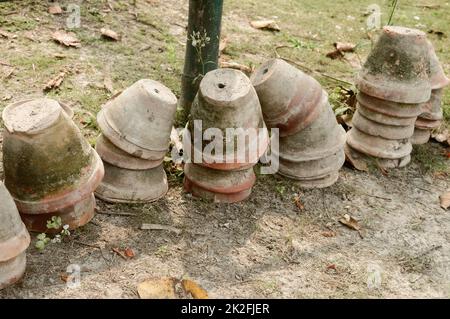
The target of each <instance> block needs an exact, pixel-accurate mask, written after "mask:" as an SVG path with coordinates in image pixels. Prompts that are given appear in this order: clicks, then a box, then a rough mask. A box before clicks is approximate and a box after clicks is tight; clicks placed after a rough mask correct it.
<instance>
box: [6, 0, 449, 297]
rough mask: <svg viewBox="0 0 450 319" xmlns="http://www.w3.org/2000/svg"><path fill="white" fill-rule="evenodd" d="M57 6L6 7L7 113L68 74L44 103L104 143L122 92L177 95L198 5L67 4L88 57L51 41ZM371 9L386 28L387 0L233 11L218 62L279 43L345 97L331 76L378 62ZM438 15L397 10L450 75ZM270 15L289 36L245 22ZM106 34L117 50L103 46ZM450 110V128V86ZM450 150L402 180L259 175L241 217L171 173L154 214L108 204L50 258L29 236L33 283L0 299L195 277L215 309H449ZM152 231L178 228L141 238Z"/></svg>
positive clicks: (440, 150) (254, 3)
mask: <svg viewBox="0 0 450 319" xmlns="http://www.w3.org/2000/svg"><path fill="white" fill-rule="evenodd" d="M49 3H50V2H46V1H29V0H27V1H20V2H18V1H6V2H0V30H3V31H7V32H8V35H7V36H1V35H0V62H1V63H0V111H1V110H2V109H3V108H4V107H5V106H6V105H8V104H9V103H12V102H14V101H18V100H21V99H24V98H27V97H36V96H42V95H43V94H44V93H43V87H44V86H45V84H46V83H47V82H48V81H49V80H50V79H52V78H53V77H55V76H56V75H57V74H58V73H59V72H61V71H66V73H67V74H66V77H65V79H64V82H63V83H62V85H61V86H60V87H59V88H58V89H54V90H51V91H50V92H48V93H46V94H47V95H48V96H50V97H54V98H56V99H59V100H61V101H64V102H67V103H68V104H69V105H70V106H71V107H73V108H74V110H75V114H76V116H75V120H76V122H77V124H78V125H79V126H80V128H81V129H82V130H83V132H84V134H85V136H86V138H88V139H89V140H90V142H91V143H92V144H94V143H95V138H96V137H97V136H98V134H99V131H98V128H97V126H96V122H95V114H96V112H98V110H99V109H100V107H101V105H102V104H103V103H104V102H105V101H106V100H107V99H108V98H109V97H111V96H112V95H113V94H114V93H115V92H116V91H118V90H121V89H123V88H125V87H127V86H128V85H130V84H132V83H133V82H135V81H136V80H138V79H140V78H152V79H155V80H159V81H161V82H163V83H164V84H166V85H167V86H169V87H170V88H171V89H172V90H173V91H174V92H175V93H176V94H177V95H178V96H179V93H180V92H179V91H180V76H181V72H182V66H183V56H184V43H185V39H186V32H185V26H186V23H187V1H175V0H167V1H158V0H147V1H145V0H137V1H87V0H84V1H60V4H61V5H62V7H63V8H66V7H67V6H68V5H69V4H70V3H78V4H79V5H80V8H81V20H80V22H81V25H80V28H78V29H74V30H72V31H73V32H74V33H75V34H76V36H77V37H78V38H79V39H80V40H81V44H82V46H81V47H80V48H78V49H76V48H65V47H63V46H61V45H58V44H56V43H54V42H53V41H52V40H51V34H52V33H53V32H54V31H55V30H57V29H64V28H65V21H66V19H67V18H68V16H69V14H67V13H65V14H62V15H58V16H54V15H51V14H49V13H48V12H47V9H48V5H49ZM374 3H375V4H378V5H379V6H380V8H381V10H382V23H383V24H385V23H386V22H387V19H388V16H389V12H390V7H389V3H390V1H376V0H373V1H344V0H339V1H325V0H320V1H317V0H316V1H312V0H297V1H294V0H273V1H258V0H244V1H242V0H241V1H237V0H227V1H225V8H224V20H223V36H224V37H226V38H228V44H227V47H226V49H225V50H224V52H223V56H222V58H223V59H226V60H230V61H233V62H239V63H242V64H245V65H248V66H250V67H251V66H255V65H258V64H259V63H261V62H262V61H264V60H265V59H268V58H273V57H275V52H274V48H275V47H277V46H291V47H292V48H283V49H280V50H279V52H280V54H282V55H283V56H284V57H286V58H289V59H291V60H295V61H298V62H299V63H302V64H303V65H304V66H307V67H308V68H309V69H311V70H312V72H313V75H314V76H316V77H317V78H318V79H319V81H320V82H321V83H322V84H323V86H324V87H325V88H326V89H327V91H328V92H329V93H332V92H335V90H336V88H338V87H339V86H340V85H344V86H345V84H343V82H338V81H336V78H339V79H342V80H345V81H347V82H352V81H353V78H354V74H355V73H356V72H357V65H355V64H358V61H359V59H361V60H364V58H365V56H366V55H367V52H368V51H369V50H370V45H371V40H370V36H368V34H367V32H366V31H365V27H366V19H367V15H365V12H366V10H367V7H368V6H369V5H370V4H374ZM427 4H428V6H424V5H419V4H417V2H416V1H400V6H399V7H398V8H397V10H396V12H395V15H394V18H393V19H394V24H401V25H405V26H409V27H416V28H419V29H422V30H424V31H427V32H429V31H433V32H431V33H430V34H429V37H430V39H431V40H432V41H433V43H434V45H435V47H436V49H437V53H438V55H439V57H440V58H441V60H442V62H443V65H444V68H445V70H446V72H447V74H450V64H449V63H450V62H449V61H450V52H449V50H448V48H449V47H450V40H449V39H448V36H450V30H449V28H448V16H449V15H450V5H449V3H448V2H447V1H444V0H436V1H434V2H433V5H432V6H430V5H429V3H428V2H427ZM262 18H268V19H275V20H276V21H277V23H278V24H279V26H280V28H281V32H275V33H273V32H269V31H261V30H255V29H253V28H252V27H250V26H249V21H250V20H254V19H262ZM105 26H106V27H108V28H111V29H113V30H116V31H117V32H119V33H120V34H121V35H122V40H121V41H119V42H112V41H107V40H105V39H102V38H101V37H100V33H99V30H100V28H102V27H105ZM371 34H372V35H375V34H376V32H374V33H371ZM335 41H346V42H347V41H348V42H352V43H355V44H356V43H357V44H358V49H357V54H354V55H350V56H349V57H350V58H351V59H348V61H345V60H330V59H328V58H327V57H325V55H326V53H327V52H329V51H331V50H332V49H333V46H332V43H333V42H335ZM324 74H326V75H324ZM327 75H328V76H327ZM329 76H331V77H332V78H330V77H329ZM333 78H334V79H333ZM105 84H106V85H105ZM111 86H112V88H111ZM105 87H106V88H105ZM330 95H331V96H332V94H330ZM332 102H333V100H332ZM444 109H445V116H446V121H445V122H444V124H443V126H444V127H445V126H449V123H450V90H447V91H446V94H445V98H444ZM0 141H1V140H0ZM0 145H1V144H0ZM448 152H449V149H448V148H447V149H446V148H445V147H444V146H443V145H441V144H438V143H435V142H430V143H428V144H427V145H424V146H420V147H415V149H414V152H413V159H412V163H411V164H410V165H409V166H408V167H406V168H403V169H398V170H393V171H389V172H388V173H386V172H382V171H380V170H378V169H376V168H371V170H370V172H368V173H366V172H359V171H356V170H354V169H352V168H350V167H344V168H343V169H342V171H341V174H340V179H339V181H338V182H337V183H336V184H335V185H334V186H332V187H330V188H327V189H321V190H301V189H300V188H299V187H298V186H296V184H295V183H294V182H292V181H290V180H288V179H284V178H281V177H277V176H265V175H260V176H258V181H257V184H256V186H255V188H254V191H253V194H252V195H251V197H250V198H249V199H248V200H247V201H245V202H242V203H238V204H232V205H225V204H214V203H208V202H205V201H202V200H199V199H195V198H192V196H190V195H189V194H185V193H184V191H183V188H182V176H181V174H180V172H177V171H175V170H173V169H170V168H171V166H170V164H167V168H169V170H168V173H169V179H170V190H169V192H168V194H167V196H165V198H163V199H161V200H159V201H158V202H156V203H153V204H146V205H111V204H106V203H103V202H101V201H98V210H99V212H100V213H99V214H97V215H96V217H95V218H94V220H93V221H92V222H91V223H89V224H88V225H86V226H85V227H83V228H81V229H78V230H76V231H74V232H73V233H72V235H71V236H70V238H69V240H68V241H67V242H63V243H59V244H50V245H48V247H47V248H46V249H45V250H44V251H42V252H39V251H38V250H37V249H36V248H35V247H34V243H35V241H36V235H35V234H34V235H33V236H32V238H33V242H32V245H31V246H30V248H29V250H28V252H27V256H28V267H27V272H26V276H25V278H24V279H23V280H22V281H21V282H20V283H18V284H17V285H15V286H13V287H10V288H7V289H5V290H2V291H1V292H0V298H138V294H137V290H136V287H137V285H138V284H139V283H140V282H142V281H143V280H145V279H147V278H150V277H162V276H173V277H176V278H191V279H193V280H195V281H196V282H198V283H200V284H201V285H202V286H203V287H204V288H205V289H206V290H207V291H208V292H209V294H210V296H211V297H213V298H216V297H217V298H381V297H384V298H411V297H412V298H448V297H450V244H449V242H450V231H449V230H450V215H449V211H448V210H447V211H446V210H443V209H442V208H440V206H439V198H438V196H439V195H440V194H441V193H443V192H444V191H445V190H447V189H449V188H450V182H449V174H450V167H449V159H448V156H445V154H446V153H448ZM0 174H2V168H1V165H0ZM0 176H1V175H0ZM296 197H298V198H299V199H300V201H301V203H302V204H303V206H304V209H300V208H299V207H298V206H297V205H296V204H295V202H294V198H296ZM123 213H125V215H123ZM344 214H349V215H351V216H353V217H354V218H355V219H357V220H358V221H359V223H360V225H361V226H362V230H361V232H360V233H358V232H357V231H354V230H351V229H349V228H347V227H345V226H343V225H341V224H340V223H339V222H338V220H339V219H340V218H341V217H342V216H343V215H344ZM143 222H146V223H157V224H163V225H171V226H174V227H176V228H178V229H180V230H182V232H181V234H176V233H173V232H168V231H150V230H140V229H139V227H140V225H141V224H142V223H143ZM113 248H120V249H125V248H131V249H133V250H134V252H135V254H136V256H135V257H134V258H132V259H129V260H124V259H123V258H121V257H120V256H118V255H117V254H116V253H114V252H113V251H112V249H113ZM71 264H77V265H80V267H81V286H80V287H79V288H73V289H70V288H68V287H67V286H66V283H65V282H64V281H63V280H62V278H63V277H64V274H65V273H66V269H67V267H68V266H69V265H71Z"/></svg>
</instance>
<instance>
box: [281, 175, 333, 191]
mask: <svg viewBox="0 0 450 319" xmlns="http://www.w3.org/2000/svg"><path fill="white" fill-rule="evenodd" d="M278 174H279V175H281V176H284V177H287V178H289V179H292V180H295V181H296V184H297V185H298V186H300V187H301V188H305V189H308V188H327V187H330V186H333V185H334V184H335V183H336V182H337V181H338V179H339V171H337V172H333V173H331V174H330V175H327V176H325V177H321V178H318V179H310V180H305V179H300V180H299V179H297V178H296V177H295V176H288V175H286V174H284V173H282V172H278Z"/></svg>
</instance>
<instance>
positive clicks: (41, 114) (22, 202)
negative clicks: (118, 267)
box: [3, 99, 104, 214]
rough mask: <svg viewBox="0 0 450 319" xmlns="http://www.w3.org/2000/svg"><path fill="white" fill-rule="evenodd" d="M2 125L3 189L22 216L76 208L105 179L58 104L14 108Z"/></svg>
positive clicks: (40, 102)
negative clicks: (71, 207) (14, 202)
mask: <svg viewBox="0 0 450 319" xmlns="http://www.w3.org/2000/svg"><path fill="white" fill-rule="evenodd" d="M3 122H4V124H5V127H6V129H5V130H4V131H3V162H4V171H5V185H6V187H7V188H8V190H9V191H10V193H11V195H12V196H13V198H14V200H15V201H16V205H17V207H18V209H19V211H20V212H21V213H24V214H45V213H50V212H55V211H58V210H61V209H64V208H66V207H68V206H71V205H75V204H76V203H78V202H79V201H81V200H82V199H84V198H86V197H87V196H89V195H90V194H91V193H92V192H93V191H94V189H95V188H96V187H97V185H98V184H99V183H100V181H101V179H102V178H103V174H104V171H103V164H102V162H101V160H100V157H99V156H98V154H97V153H96V152H95V151H94V150H93V149H92V148H91V146H90V145H89V143H88V142H87V141H86V140H85V139H84V138H83V135H82V134H81V132H80V130H79V129H78V127H77V126H76V125H75V123H73V122H72V120H71V119H70V118H69V117H68V115H67V114H66V113H65V112H64V111H63V109H62V108H61V107H60V105H59V104H58V103H57V102H56V101H53V100H49V99H38V100H32V101H28V102H23V103H20V102H19V103H15V104H12V105H10V106H8V107H6V108H5V110H4V111H3Z"/></svg>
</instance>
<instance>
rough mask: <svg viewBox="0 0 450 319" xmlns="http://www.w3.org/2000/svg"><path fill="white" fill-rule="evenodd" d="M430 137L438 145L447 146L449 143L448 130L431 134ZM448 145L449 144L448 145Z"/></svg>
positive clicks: (449, 135)
mask: <svg viewBox="0 0 450 319" xmlns="http://www.w3.org/2000/svg"><path fill="white" fill-rule="evenodd" d="M431 137H432V138H433V139H434V140H435V141H436V142H439V143H445V144H449V143H448V142H449V141H450V133H449V131H448V130H444V131H442V132H437V133H432V134H431ZM449 145H450V144H449Z"/></svg>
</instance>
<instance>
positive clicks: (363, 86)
mask: <svg viewBox="0 0 450 319" xmlns="http://www.w3.org/2000/svg"><path fill="white" fill-rule="evenodd" d="M426 41H427V40H426V34H425V33H424V32H422V31H420V30H416V29H410V28H406V27H400V26H386V27H384V28H383V33H382V34H381V36H380V38H379V40H378V42H377V44H376V45H375V47H374V49H373V50H372V52H371V53H370V55H369V57H368V58H367V61H366V63H365V64H364V66H363V68H362V69H361V71H360V72H359V74H358V76H357V81H356V82H357V83H356V86H357V87H358V89H359V90H360V91H362V92H364V93H366V94H368V95H370V96H374V97H377V98H380V99H384V100H389V101H393V102H399V103H424V102H426V101H428V100H429V98H430V94H431V85H430V82H429V71H430V70H429V58H430V57H429V49H428V44H427V42H426ZM402 47H405V49H404V50H403V51H401V48H402ZM406 47H408V50H406ZM389 52H391V53H390V55H389V58H390V59H391V60H392V61H388V60H387V58H386V56H387V54H388V53H389ZM384 54H386V56H384ZM405 54H406V55H407V56H403V55H405ZM422 55H423V56H422ZM399 56H401V57H399ZM391 57H392V58H396V60H395V61H394V60H393V59H392V58H391ZM381 59H383V60H382V61H379V60H381ZM411 64H413V65H411ZM422 64H423V65H422ZM388 66H390V71H389V73H392V74H393V76H390V74H388V72H387V71H386V70H381V69H379V68H381V67H383V68H387V67H388ZM406 68H408V72H410V74H405V69H406Z"/></svg>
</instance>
